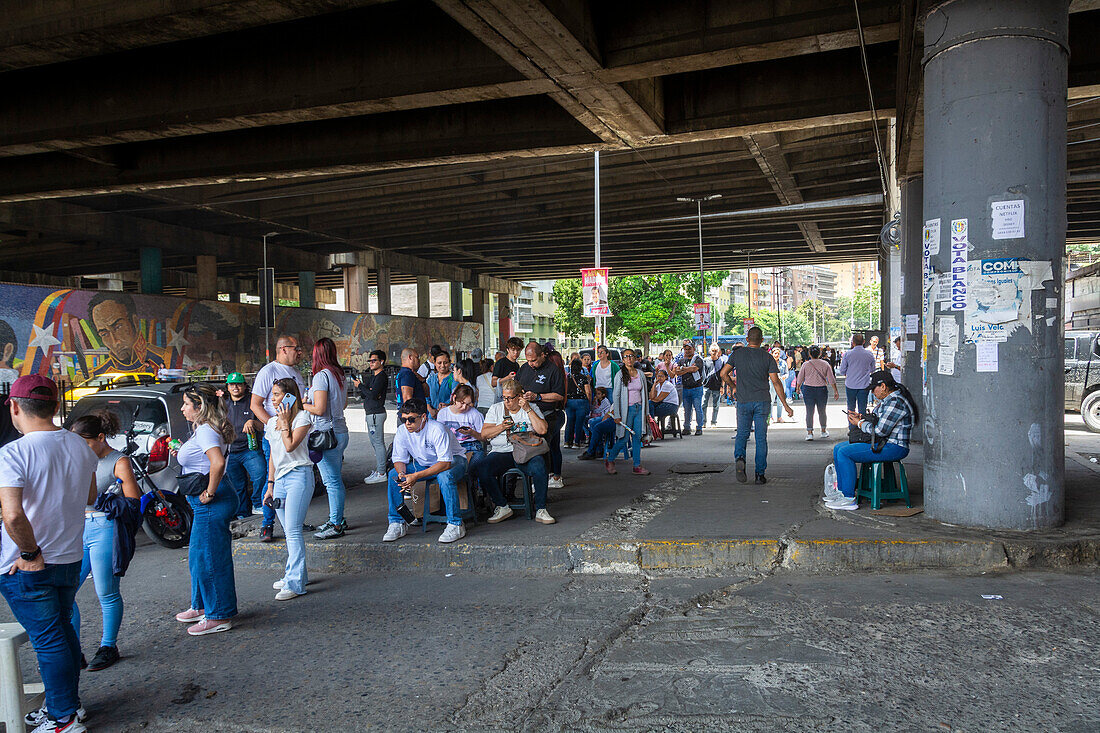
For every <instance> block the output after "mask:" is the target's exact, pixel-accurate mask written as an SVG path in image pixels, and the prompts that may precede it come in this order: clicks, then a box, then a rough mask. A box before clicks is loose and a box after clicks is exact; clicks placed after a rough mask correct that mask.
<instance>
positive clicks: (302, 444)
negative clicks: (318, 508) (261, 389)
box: [264, 378, 313, 601]
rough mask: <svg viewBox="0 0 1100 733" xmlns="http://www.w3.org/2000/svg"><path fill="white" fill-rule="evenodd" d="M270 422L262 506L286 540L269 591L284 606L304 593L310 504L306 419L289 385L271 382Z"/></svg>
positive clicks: (286, 381)
mask: <svg viewBox="0 0 1100 733" xmlns="http://www.w3.org/2000/svg"><path fill="white" fill-rule="evenodd" d="M271 404H273V405H276V406H277V407H276V409H275V417H273V418H271V419H270V420H268V422H267V426H266V427H265V428H264V437H266V438H267V443H268V445H270V446H271V458H270V460H268V462H267V493H266V494H265V495H264V503H265V504H267V505H268V506H274V508H275V516H277V517H278V518H279V524H281V525H283V534H285V535H286V554H287V557H286V572H284V573H283V577H282V579H281V580H276V581H275V582H274V583H273V584H272V586H271V587H272V588H274V589H275V590H277V591H279V592H278V593H276V594H275V600H277V601H289V600H290V599H291V598H297V597H298V596H300V595H302V594H303V593H305V592H306V583H308V582H309V580H308V578H307V577H306V543H305V540H304V539H303V537H302V522H304V521H305V519H306V509H308V508H309V500H310V499H312V498H313V462H312V461H310V460H309V448H308V447H307V446H306V436H307V435H309V430H310V420H309V414H308V413H306V412H305V411H304V410H303V409H302V396H301V395H300V394H299V393H298V383H297V382H295V381H294V380H293V379H290V378H285V379H276V380H275V383H274V384H273V385H271Z"/></svg>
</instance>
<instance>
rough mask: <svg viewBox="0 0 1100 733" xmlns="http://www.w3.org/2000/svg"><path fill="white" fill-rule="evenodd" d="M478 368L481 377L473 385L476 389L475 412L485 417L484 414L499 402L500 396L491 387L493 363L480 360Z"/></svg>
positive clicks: (487, 360)
mask: <svg viewBox="0 0 1100 733" xmlns="http://www.w3.org/2000/svg"><path fill="white" fill-rule="evenodd" d="M478 366H479V368H480V369H481V376H480V377H478V378H477V380H476V381H475V383H474V386H475V387H476V388H477V411H478V412H480V413H481V416H482V417H485V413H487V412H489V408H490V407H492V406H493V405H494V404H495V403H497V402H500V394H499V393H498V391H497V389H496V388H494V387H493V362H492V361H491V360H489V359H482V360H481V362H480V364H479V365H478Z"/></svg>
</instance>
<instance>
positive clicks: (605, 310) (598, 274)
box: [581, 267, 611, 318]
mask: <svg viewBox="0 0 1100 733" xmlns="http://www.w3.org/2000/svg"><path fill="white" fill-rule="evenodd" d="M610 270H611V268H609V267H589V268H585V269H582V270H581V297H582V298H584V317H585V318H592V317H594V316H609V315H611V308H610V307H609V306H608V304H607V277H608V275H607V273H608V272H610Z"/></svg>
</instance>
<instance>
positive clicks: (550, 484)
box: [546, 476, 565, 489]
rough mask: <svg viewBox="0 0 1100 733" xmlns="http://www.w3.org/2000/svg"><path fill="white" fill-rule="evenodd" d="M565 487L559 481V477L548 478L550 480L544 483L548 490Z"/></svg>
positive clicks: (562, 482) (563, 483)
mask: <svg viewBox="0 0 1100 733" xmlns="http://www.w3.org/2000/svg"><path fill="white" fill-rule="evenodd" d="M563 486H565V482H564V481H562V480H561V477H560V476H559V477H557V478H554V477H553V476H551V477H550V480H549V481H547V482H546V488H548V489H560V488H562V487H563Z"/></svg>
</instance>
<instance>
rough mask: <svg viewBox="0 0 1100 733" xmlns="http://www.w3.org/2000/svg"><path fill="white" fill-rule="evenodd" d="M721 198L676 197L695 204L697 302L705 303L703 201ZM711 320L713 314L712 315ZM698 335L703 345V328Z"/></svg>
mask: <svg viewBox="0 0 1100 733" xmlns="http://www.w3.org/2000/svg"><path fill="white" fill-rule="evenodd" d="M720 198H722V194H720V193H712V194H710V195H709V196H700V197H698V198H684V197H677V199H676V200H677V201H679V202H680V203H682V204H691V203H694V204H695V213H696V221H697V222H698V224H699V302H700V303H705V302H706V296H705V295H704V294H703V202H704V201H713V200H714V199H720ZM711 320H712V322H713V316H712V319H711ZM699 335H700V336H703V337H704V339H703V340H704V345H705V343H706V338H705V337H706V332H705V331H704V330H703V329H699Z"/></svg>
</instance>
